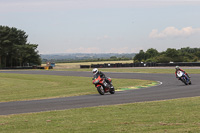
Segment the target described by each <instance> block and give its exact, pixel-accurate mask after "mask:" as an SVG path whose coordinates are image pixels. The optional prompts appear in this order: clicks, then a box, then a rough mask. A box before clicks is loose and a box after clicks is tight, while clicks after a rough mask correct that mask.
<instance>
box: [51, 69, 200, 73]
mask: <svg viewBox="0 0 200 133" xmlns="http://www.w3.org/2000/svg"><path fill="white" fill-rule="evenodd" d="M61 70H62V71H89V72H92V69H91V68H89V69H52V71H61ZM99 70H100V71H102V72H123V73H124V72H125V73H168V74H174V73H175V69H169V68H166V69H164V68H156V69H155V68H140V69H138V68H99ZM183 70H185V71H186V72H187V73H188V74H200V69H192V68H191V69H184V68H183Z"/></svg>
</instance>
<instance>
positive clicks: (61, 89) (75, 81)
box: [0, 73, 154, 102]
mask: <svg viewBox="0 0 200 133" xmlns="http://www.w3.org/2000/svg"><path fill="white" fill-rule="evenodd" d="M112 80H113V85H114V86H116V87H115V89H116V90H117V89H120V88H124V87H125V88H126V87H137V86H145V85H148V84H151V83H154V81H149V80H136V79H112ZM0 81H1V83H0V84H1V85H0V102H3V101H19V100H31V99H44V98H55V97H69V96H79V95H89V94H96V93H98V92H97V90H96V88H95V86H94V85H93V84H92V77H91V78H89V77H72V76H71V77H70V76H48V75H23V74H3V73H0Z"/></svg>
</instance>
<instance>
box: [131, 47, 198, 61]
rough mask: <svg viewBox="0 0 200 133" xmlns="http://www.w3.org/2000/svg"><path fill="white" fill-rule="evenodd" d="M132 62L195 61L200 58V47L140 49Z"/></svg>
mask: <svg viewBox="0 0 200 133" xmlns="http://www.w3.org/2000/svg"><path fill="white" fill-rule="evenodd" d="M133 60H134V62H156V63H169V62H197V61H199V60H200V48H190V47H185V48H181V49H174V48H168V49H167V50H166V51H163V52H158V51H157V50H156V49H154V48H150V49H148V50H147V51H146V52H144V51H143V50H140V52H139V53H138V54H136V55H135V57H134V58H133Z"/></svg>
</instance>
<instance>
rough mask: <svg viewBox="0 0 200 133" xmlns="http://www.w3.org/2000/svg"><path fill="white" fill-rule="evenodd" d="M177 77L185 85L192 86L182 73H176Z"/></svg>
mask: <svg viewBox="0 0 200 133" xmlns="http://www.w3.org/2000/svg"><path fill="white" fill-rule="evenodd" d="M177 76H178V78H179V79H180V80H181V81H182V82H183V83H184V84H185V85H188V84H189V85H191V84H192V82H191V80H190V78H189V77H188V76H187V75H186V74H185V73H184V72H182V71H178V72H177Z"/></svg>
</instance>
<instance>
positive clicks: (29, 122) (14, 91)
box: [0, 68, 200, 133]
mask: <svg viewBox="0 0 200 133" xmlns="http://www.w3.org/2000/svg"><path fill="white" fill-rule="evenodd" d="M65 70H70V71H71V70H77V71H80V70H82V71H91V69H65ZM100 70H102V71H103V72H104V71H112V72H142V73H144V72H145V73H148V72H150V73H174V69H158V70H157V69H153V68H151V69H142V70H141V69H100ZM184 70H186V71H187V72H188V73H189V74H190V73H200V69H184ZM118 80H121V79H113V84H116V86H118V88H121V87H130V86H139V85H146V84H149V83H152V82H153V81H146V80H133V79H130V80H124V81H123V82H120V84H119V83H118V82H119V81H118ZM0 81H1V82H0V84H1V86H0V102H3V101H18V100H30V99H43V98H52V97H66V96H75V95H86V94H95V93H97V91H96V89H95V88H94V86H93V84H92V83H91V81H92V80H91V78H87V77H66V76H46V75H39V76H38V75H23V74H2V73H1V74H0ZM77 81H78V82H77ZM79 83H80V84H85V86H87V87H84V88H83V87H80V84H79ZM88 84H90V85H89V86H88ZM5 88H6V89H5ZM118 88H117V89H118ZM147 89H148V88H147ZM199 110H200V97H193V98H182V99H174V100H166V101H154V102H142V103H132V104H123V105H112V106H100V107H90V108H80V109H69V110H62V111H47V112H39V113H27V114H16V115H7V116H0V132H1V133H11V132H15V133H24V132H30V133H33V132H34V133H35V132H37V133H40V132H41V133H43V132H48V133H54V132H59V133H68V132H77V133H79V132H83V133H102V132H105V133H116V132H117V133H121V132H126V133H133V132H138V133H162V132H163V133H183V132H187V133H197V132H200V113H199Z"/></svg>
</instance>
